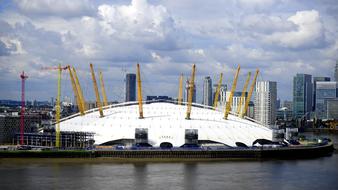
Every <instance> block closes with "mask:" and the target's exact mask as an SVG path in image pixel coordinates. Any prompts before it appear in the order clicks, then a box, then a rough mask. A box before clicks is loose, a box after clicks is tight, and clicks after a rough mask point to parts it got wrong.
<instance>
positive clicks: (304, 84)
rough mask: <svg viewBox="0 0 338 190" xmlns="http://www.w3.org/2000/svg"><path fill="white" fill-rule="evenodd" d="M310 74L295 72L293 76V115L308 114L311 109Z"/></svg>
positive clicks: (297, 116) (301, 115) (295, 116)
mask: <svg viewBox="0 0 338 190" xmlns="http://www.w3.org/2000/svg"><path fill="white" fill-rule="evenodd" d="M311 78H312V76H311V75H308V74H297V75H296V76H294V77H293V117H294V118H299V117H303V116H305V115H307V116H309V115H310V114H309V113H310V112H311V111H312V96H313V94H312V81H311Z"/></svg>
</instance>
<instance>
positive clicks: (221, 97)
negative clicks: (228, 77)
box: [212, 84, 227, 108]
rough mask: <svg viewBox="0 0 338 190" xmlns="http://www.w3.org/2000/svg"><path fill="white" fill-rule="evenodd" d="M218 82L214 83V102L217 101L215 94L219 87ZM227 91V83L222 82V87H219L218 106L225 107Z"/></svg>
mask: <svg viewBox="0 0 338 190" xmlns="http://www.w3.org/2000/svg"><path fill="white" fill-rule="evenodd" d="M217 86H218V85H217V84H215V85H214V90H213V94H212V102H213V103H214V101H215V94H216V89H217ZM226 92H227V85H226V84H221V87H220V89H219V96H218V102H217V107H221V108H223V107H224V106H225V103H226Z"/></svg>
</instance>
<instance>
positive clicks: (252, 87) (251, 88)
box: [239, 69, 259, 118]
mask: <svg viewBox="0 0 338 190" xmlns="http://www.w3.org/2000/svg"><path fill="white" fill-rule="evenodd" d="M258 73H259V70H258V69H257V70H256V73H255V76H254V79H253V81H252V84H251V87H250V90H249V94H248V97H247V99H246V101H245V106H244V110H242V112H241V113H240V115H239V116H240V117H241V118H243V117H244V115H245V114H246V112H247V110H248V107H249V103H250V100H251V96H252V92H253V90H254V88H255V85H256V80H257V76H258Z"/></svg>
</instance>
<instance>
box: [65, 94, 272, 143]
mask: <svg viewBox="0 0 338 190" xmlns="http://www.w3.org/2000/svg"><path fill="white" fill-rule="evenodd" d="M186 109H187V107H186V106H185V105H177V104H175V103H174V102H169V101H165V102H163V101H153V102H144V104H143V112H144V118H143V119H139V114H138V105H137V102H125V103H121V104H114V105H109V106H106V107H104V117H100V115H99V112H98V111H97V109H92V110H88V111H87V112H86V114H85V115H84V116H80V115H79V114H75V115H72V116H70V117H67V118H63V119H62V120H61V123H60V129H61V131H81V132H93V133H95V135H94V140H95V144H104V143H107V142H113V141H118V140H122V139H135V131H136V130H137V129H146V131H147V139H148V143H149V144H150V145H152V146H153V147H159V146H160V145H161V143H171V144H172V146H174V147H180V146H182V145H184V144H185V142H186V139H185V135H186V131H187V130H189V129H191V130H195V131H197V133H198V141H209V142H216V143H221V144H225V145H228V146H236V142H242V143H245V144H246V145H249V146H250V145H251V144H252V142H253V141H255V140H256V139H268V140H272V130H271V129H270V128H268V127H266V126H264V125H262V124H259V123H258V122H256V121H254V120H252V119H249V118H244V119H242V118H239V117H237V116H235V115H234V114H230V115H229V117H228V119H227V120H224V119H223V116H224V113H223V112H222V111H221V110H213V109H211V108H210V107H206V106H205V105H200V104H193V106H192V111H191V119H190V120H187V119H185V114H186Z"/></svg>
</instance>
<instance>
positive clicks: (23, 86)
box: [20, 71, 28, 145]
mask: <svg viewBox="0 0 338 190" xmlns="http://www.w3.org/2000/svg"><path fill="white" fill-rule="evenodd" d="M20 78H21V116H20V144H21V145H23V133H24V129H25V80H26V79H27V78H28V76H27V75H25V72H24V71H22V73H21V75H20Z"/></svg>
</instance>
